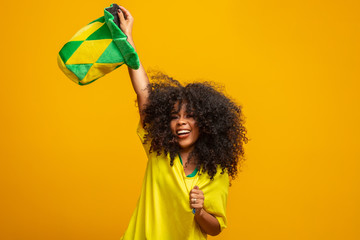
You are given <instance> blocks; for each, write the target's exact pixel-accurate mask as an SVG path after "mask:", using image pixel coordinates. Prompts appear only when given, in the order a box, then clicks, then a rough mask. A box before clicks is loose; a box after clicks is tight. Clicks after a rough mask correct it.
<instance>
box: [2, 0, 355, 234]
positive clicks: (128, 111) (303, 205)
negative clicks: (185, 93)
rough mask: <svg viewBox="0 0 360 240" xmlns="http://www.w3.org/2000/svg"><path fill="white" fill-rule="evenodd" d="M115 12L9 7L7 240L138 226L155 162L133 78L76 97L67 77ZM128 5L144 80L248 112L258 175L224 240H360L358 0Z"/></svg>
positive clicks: (30, 4) (250, 174)
mask: <svg viewBox="0 0 360 240" xmlns="http://www.w3.org/2000/svg"><path fill="white" fill-rule="evenodd" d="M111 3H112V2H111V1H99V0H97V1H89V0H88V1H69V0H63V1H56V3H55V2H51V1H50V2H42V1H39V0H35V1H2V2H1V3H0V9H1V17H2V19H1V23H0V24H1V40H0V41H1V44H0V51H1V60H0V61H1V65H0V66H1V74H2V76H1V86H0V110H1V118H0V136H1V139H0V158H1V161H0V187H1V188H0V194H1V195H0V221H1V222H0V239H4V240H15V239H16V240H28V239H29V240H30V239H31V240H32V239H34V240H41V239H51V240H57V239H59V240H60V239H61V240H63V239H67V240H72V239H74V240H75V239H76V240H78V239H86V240H99V239H101V240H105V239H109V240H110V239H119V238H120V236H121V235H122V234H123V232H124V230H125V229H126V227H127V224H128V222H129V218H130V216H131V214H132V211H133V210H134V208H135V204H136V201H137V198H138V196H139V192H140V187H141V181H142V178H143V174H144V170H145V164H146V160H145V154H144V152H143V149H142V146H141V144H140V142H139V140H138V138H137V136H136V134H135V128H136V125H137V121H138V114H137V109H136V107H135V103H134V100H135V94H134V93H133V90H132V88H131V84H130V81H129V77H128V73H127V69H126V67H125V66H123V67H121V68H119V69H117V70H116V71H114V72H112V73H110V74H109V75H107V76H105V77H104V78H101V79H99V80H97V81H96V82H94V83H92V84H90V85H88V86H82V87H81V86H77V85H76V84H74V83H73V82H72V81H71V80H70V79H67V78H66V77H65V75H64V74H63V73H62V72H61V71H60V69H59V68H58V66H57V63H56V56H57V53H58V52H59V50H60V49H61V47H62V46H63V45H64V44H65V43H66V42H67V41H68V40H69V39H70V38H71V37H72V36H73V35H74V34H75V33H76V32H77V31H78V30H79V29H80V28H81V27H83V26H85V25H86V24H87V23H89V22H90V21H92V20H94V19H96V18H97V17H100V16H101V15H102V12H103V9H104V8H105V7H107V6H109V5H110V4H111ZM120 4H123V5H124V6H125V7H127V8H128V9H129V10H130V11H131V12H132V14H133V16H134V18H135V23H134V31H133V35H134V40H135V44H136V47H137V50H138V53H139V56H140V58H141V60H142V62H143V64H144V66H145V68H147V69H148V68H149V67H157V68H159V69H161V70H163V71H165V72H166V73H168V74H169V75H171V76H173V77H175V78H177V79H180V80H185V81H191V80H197V79H206V80H213V81H217V82H220V83H222V84H224V85H225V87H226V92H227V93H228V94H229V95H231V96H233V97H234V98H235V99H236V101H237V102H238V103H240V104H241V105H242V106H243V110H244V113H245V115H246V120H247V123H246V126H247V128H248V136H249V138H250V139H251V140H250V142H249V143H248V144H247V145H246V156H247V161H246V163H245V164H244V166H243V168H242V172H241V173H240V174H239V176H238V178H237V180H236V181H234V182H233V186H232V187H231V188H230V193H229V200H228V228H227V229H226V230H224V232H223V233H221V235H219V236H218V237H217V238H216V239H244V240H255V239H256V240H260V239H261V240H262V239H268V240H270V239H271V240H272V239H274V240H275V239H276V240H283V239H289V240H297V239H299V240H303V239H309V240H322V239H326V240H333V239H346V240H355V239H360V228H359V226H360V206H359V205H360V176H359V170H360V163H359V160H360V150H359V147H360V146H359V140H358V136H359V135H360V127H359V123H360V116H359V115H360V114H359V102H360V99H359V98H360V97H359V90H360V89H359V79H360V78H359V77H360V74H359V72H360V71H359V63H360V59H359V58H360V47H359V40H360V39H359V36H360V27H359V26H360V14H359V10H360V7H359V2H358V1H355V0H353V1H350V0H348V1H347V0H343V1H340V0H338V1H332V0H328V1H324V0H322V1H312V0H305V1H285V0H284V1H280V0H274V1H265V0H259V1H253V0H241V1H235V0H233V1H230V0H223V1H202V0H201V1H189V0H183V1H165V0H158V1H129V0H124V1H122V2H121V3H120ZM169 201H171V196H169ZM210 239H213V238H210Z"/></svg>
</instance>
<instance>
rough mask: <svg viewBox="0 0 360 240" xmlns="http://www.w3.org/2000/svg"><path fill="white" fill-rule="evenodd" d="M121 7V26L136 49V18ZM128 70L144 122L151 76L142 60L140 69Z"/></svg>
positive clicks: (141, 118)
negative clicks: (134, 33)
mask: <svg viewBox="0 0 360 240" xmlns="http://www.w3.org/2000/svg"><path fill="white" fill-rule="evenodd" d="M120 8H121V11H122V12H120V13H118V15H119V18H120V28H121V30H122V31H123V33H125V34H126V36H127V37H128V38H127V40H128V42H129V43H130V44H131V45H132V46H133V47H134V49H135V45H134V41H133V38H132V27H133V23H134V18H133V17H132V15H131V14H130V12H129V11H128V10H127V9H126V8H124V7H122V6H120ZM135 50H136V49H135ZM128 71H129V76H130V78H131V83H132V86H133V88H134V91H135V92H136V95H137V101H138V104H139V113H140V120H141V122H143V119H144V115H143V113H142V112H143V111H142V110H143V109H144V106H145V104H146V103H147V101H148V95H149V92H148V90H147V86H148V85H149V78H148V76H147V74H146V71H145V69H144V67H143V65H142V64H141V61H140V68H139V69H137V70H134V69H131V68H129V67H128Z"/></svg>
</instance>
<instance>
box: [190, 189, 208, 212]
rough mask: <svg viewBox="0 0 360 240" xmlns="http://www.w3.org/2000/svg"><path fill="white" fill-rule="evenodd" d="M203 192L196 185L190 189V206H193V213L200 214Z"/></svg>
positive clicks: (202, 204)
mask: <svg viewBox="0 0 360 240" xmlns="http://www.w3.org/2000/svg"><path fill="white" fill-rule="evenodd" d="M204 200H205V197H204V193H203V191H201V190H200V189H199V187H198V186H195V187H194V188H193V189H191V191H190V207H191V208H195V214H200V213H201V211H202V209H203V207H204Z"/></svg>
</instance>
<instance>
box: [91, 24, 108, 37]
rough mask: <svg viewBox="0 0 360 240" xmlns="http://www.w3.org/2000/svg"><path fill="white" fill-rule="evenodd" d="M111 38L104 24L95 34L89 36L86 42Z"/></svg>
mask: <svg viewBox="0 0 360 240" xmlns="http://www.w3.org/2000/svg"><path fill="white" fill-rule="evenodd" d="M109 38H112V36H111V32H110V31H109V28H108V27H107V25H106V24H104V25H103V26H102V27H101V28H99V29H98V30H97V31H96V32H94V33H93V34H91V35H90V36H89V37H88V38H87V39H86V40H99V39H109Z"/></svg>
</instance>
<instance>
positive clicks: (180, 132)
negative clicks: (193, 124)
mask: <svg viewBox="0 0 360 240" xmlns="http://www.w3.org/2000/svg"><path fill="white" fill-rule="evenodd" d="M190 132H191V131H190V130H178V131H176V134H177V136H178V137H180V138H181V137H187V136H188V135H189V134H190Z"/></svg>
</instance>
